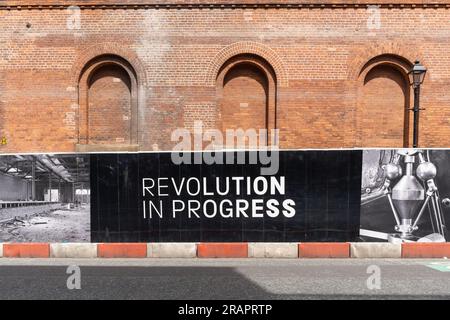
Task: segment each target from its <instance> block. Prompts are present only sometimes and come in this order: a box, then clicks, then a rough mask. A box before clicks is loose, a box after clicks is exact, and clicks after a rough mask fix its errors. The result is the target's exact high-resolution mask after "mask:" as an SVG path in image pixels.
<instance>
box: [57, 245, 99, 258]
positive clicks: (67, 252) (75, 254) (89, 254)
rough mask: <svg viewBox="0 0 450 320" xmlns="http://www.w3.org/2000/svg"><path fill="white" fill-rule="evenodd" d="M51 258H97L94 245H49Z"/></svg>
mask: <svg viewBox="0 0 450 320" xmlns="http://www.w3.org/2000/svg"><path fill="white" fill-rule="evenodd" d="M50 257H51V258H97V244H96V243H51V244H50Z"/></svg>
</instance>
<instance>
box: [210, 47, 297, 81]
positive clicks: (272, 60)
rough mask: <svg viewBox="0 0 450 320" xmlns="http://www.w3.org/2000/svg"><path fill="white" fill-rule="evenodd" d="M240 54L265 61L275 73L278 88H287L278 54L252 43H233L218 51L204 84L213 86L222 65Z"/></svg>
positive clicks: (285, 77)
mask: <svg viewBox="0 0 450 320" xmlns="http://www.w3.org/2000/svg"><path fill="white" fill-rule="evenodd" d="M242 54H253V55H256V56H259V57H261V58H262V59H264V60H266V61H267V63H268V64H269V65H270V66H271V67H272V68H273V70H274V72H275V76H276V80H277V84H278V86H280V87H288V78H287V74H286V70H285V68H284V65H283V63H282V61H281V58H280V57H279V56H278V54H277V53H276V52H275V51H274V50H273V49H271V48H269V47H267V46H266V45H264V44H261V43H258V42H252V41H242V42H235V43H233V44H231V45H229V46H227V47H225V48H223V49H222V50H220V51H219V52H218V53H217V54H216V56H215V57H214V58H213V60H212V61H211V63H210V65H209V68H208V72H207V76H206V84H207V85H208V86H215V85H216V79H217V76H218V74H219V71H220V69H221V68H222V67H223V65H224V64H225V63H226V62H227V61H228V60H230V59H231V58H233V57H234V56H238V55H242Z"/></svg>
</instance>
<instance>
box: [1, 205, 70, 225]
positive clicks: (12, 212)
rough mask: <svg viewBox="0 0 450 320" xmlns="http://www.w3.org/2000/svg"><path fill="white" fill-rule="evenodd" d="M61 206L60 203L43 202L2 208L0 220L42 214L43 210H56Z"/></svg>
mask: <svg viewBox="0 0 450 320" xmlns="http://www.w3.org/2000/svg"><path fill="white" fill-rule="evenodd" d="M61 208H63V207H62V204H61V203H54V204H43V205H36V206H27V207H16V208H4V209H0V221H6V220H8V219H12V218H18V219H21V218H24V217H31V216H34V215H36V214H42V213H44V212H49V211H52V210H58V209H61Z"/></svg>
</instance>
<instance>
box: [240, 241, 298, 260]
mask: <svg viewBox="0 0 450 320" xmlns="http://www.w3.org/2000/svg"><path fill="white" fill-rule="evenodd" d="M248 257H249V258H298V248H297V243H290V242H288V243H263V242H255V243H249V244H248Z"/></svg>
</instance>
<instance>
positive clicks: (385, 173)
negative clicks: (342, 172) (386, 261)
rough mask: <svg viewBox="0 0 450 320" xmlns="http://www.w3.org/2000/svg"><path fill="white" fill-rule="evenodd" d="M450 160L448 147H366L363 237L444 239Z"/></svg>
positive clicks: (409, 239) (363, 186) (362, 211)
mask: <svg viewBox="0 0 450 320" xmlns="http://www.w3.org/2000/svg"><path fill="white" fill-rule="evenodd" d="M449 160H450V152H448V151H445V150H432V151H430V150H420V149H399V150H366V151H365V155H364V160H363V162H364V163H363V175H362V176H363V178H362V196H361V229H360V236H361V239H362V240H363V241H371V239H383V240H387V241H389V242H411V241H419V242H445V241H446V237H447V235H446V233H447V231H446V226H445V212H444V210H446V211H448V209H446V208H447V207H448V206H449V204H450V200H449V199H448V198H447V196H448V195H449V194H450V185H449V182H448V176H449V175H450V172H449V170H448V166H449V165H450V161H449ZM438 173H440V174H438ZM438 185H440V187H439V188H438ZM440 192H442V193H443V194H444V195H445V196H444V197H443V198H441V196H440ZM392 218H393V219H392Z"/></svg>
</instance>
